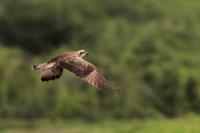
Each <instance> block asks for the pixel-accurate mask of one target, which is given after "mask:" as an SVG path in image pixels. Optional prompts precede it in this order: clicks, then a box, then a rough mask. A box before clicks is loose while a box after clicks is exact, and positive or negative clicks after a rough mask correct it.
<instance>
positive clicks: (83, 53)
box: [78, 50, 88, 58]
mask: <svg viewBox="0 0 200 133" xmlns="http://www.w3.org/2000/svg"><path fill="white" fill-rule="evenodd" d="M78 55H79V57H81V58H82V57H83V56H85V55H88V52H87V51H85V50H79V51H78Z"/></svg>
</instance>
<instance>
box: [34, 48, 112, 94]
mask: <svg viewBox="0 0 200 133" xmlns="http://www.w3.org/2000/svg"><path fill="white" fill-rule="evenodd" d="M85 55H88V52H87V51H85V50H79V51H75V52H64V53H62V54H60V55H58V56H56V57H54V58H51V59H49V60H48V61H47V62H46V63H42V64H39V65H33V66H32V69H33V70H36V71H40V72H41V80H42V81H49V80H55V79H58V78H60V76H61V75H62V73H63V69H64V68H65V69H67V70H69V71H70V72H72V73H74V74H75V75H76V76H78V77H79V78H81V79H83V80H85V81H86V82H88V83H89V84H91V85H93V86H95V87H97V88H99V89H101V90H103V91H106V92H107V91H111V90H112V88H111V86H110V85H109V84H108V82H107V81H106V79H105V78H104V77H103V75H102V74H101V73H100V72H99V71H98V70H97V68H96V67H95V66H94V65H92V64H91V63H89V62H87V61H86V60H84V59H83V57H84V56H85Z"/></svg>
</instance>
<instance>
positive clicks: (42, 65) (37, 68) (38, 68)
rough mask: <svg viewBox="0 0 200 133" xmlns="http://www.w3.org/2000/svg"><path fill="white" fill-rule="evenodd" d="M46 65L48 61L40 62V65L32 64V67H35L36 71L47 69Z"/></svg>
mask: <svg viewBox="0 0 200 133" xmlns="http://www.w3.org/2000/svg"><path fill="white" fill-rule="evenodd" d="M46 65H47V64H46V63H43V64H39V65H33V66H32V69H33V70H36V71H40V70H43V69H45V67H46Z"/></svg>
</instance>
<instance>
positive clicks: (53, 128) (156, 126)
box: [0, 116, 200, 133]
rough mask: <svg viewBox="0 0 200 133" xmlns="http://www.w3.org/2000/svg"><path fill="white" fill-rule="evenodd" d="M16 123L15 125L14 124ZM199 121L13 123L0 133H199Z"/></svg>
mask: <svg viewBox="0 0 200 133" xmlns="http://www.w3.org/2000/svg"><path fill="white" fill-rule="evenodd" d="M16 122H17V124H16ZM199 122H200V119H199V117H196V116H189V117H184V118H176V119H170V120H169V119H159V120H145V121H144V120H120V121H113V120H104V121H99V122H92V123H90V122H85V121H81V120H78V121H77V120H73V121H72V120H71V121H70V120H69V121H56V122H49V121H43V120H40V121H33V122H29V124H28V122H25V121H13V122H7V123H6V124H5V123H1V126H2V125H3V127H6V128H1V130H0V131H1V132H2V133H27V132H28V133H44V132H59V133H67V132H69V133H88V132H89V133H102V132H104V133H130V132H134V133H161V132H162V133H199V131H200V127H199ZM5 125H7V126H5Z"/></svg>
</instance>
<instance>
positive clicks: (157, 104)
mask: <svg viewBox="0 0 200 133" xmlns="http://www.w3.org/2000/svg"><path fill="white" fill-rule="evenodd" d="M199 7H200V2H199V1H198V0H190V1H186V0H168V1H164V0H154V1H153V0H152V1H150V0H101V1H99V0H1V1H0V117H1V118H39V117H52V118H75V117H78V118H80V117H83V118H92V119H98V118H101V117H111V118H132V117H140V118H146V117H155V116H161V115H163V116H178V115H182V114H185V113H188V112H195V113H199V112H200V88H199V86H200V78H199V77H200V76H199V75H200V44H199V43H200V30H199V27H200V23H199V22H200V8H199ZM79 49H86V50H87V51H88V52H89V53H90V56H88V57H87V60H88V61H90V62H92V63H94V64H95V65H96V66H98V68H100V71H101V72H102V73H103V74H104V75H105V77H106V78H107V79H108V81H109V82H110V84H111V85H112V87H113V88H114V89H116V90H117V89H119V90H120V91H121V94H120V95H118V94H113V95H104V94H102V93H101V92H99V91H97V90H96V89H94V88H93V87H91V86H89V85H88V84H86V83H85V82H84V81H81V80H79V79H78V78H76V77H75V76H73V75H72V74H71V73H70V72H67V71H66V72H65V73H64V74H63V76H62V77H61V79H60V80H57V81H53V82H48V83H42V82H41V81H40V78H39V73H36V72H33V71H32V70H31V69H30V66H31V65H32V64H37V63H42V62H44V61H46V60H47V59H48V58H49V57H51V56H54V55H56V54H58V53H59V52H63V51H70V50H79Z"/></svg>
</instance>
